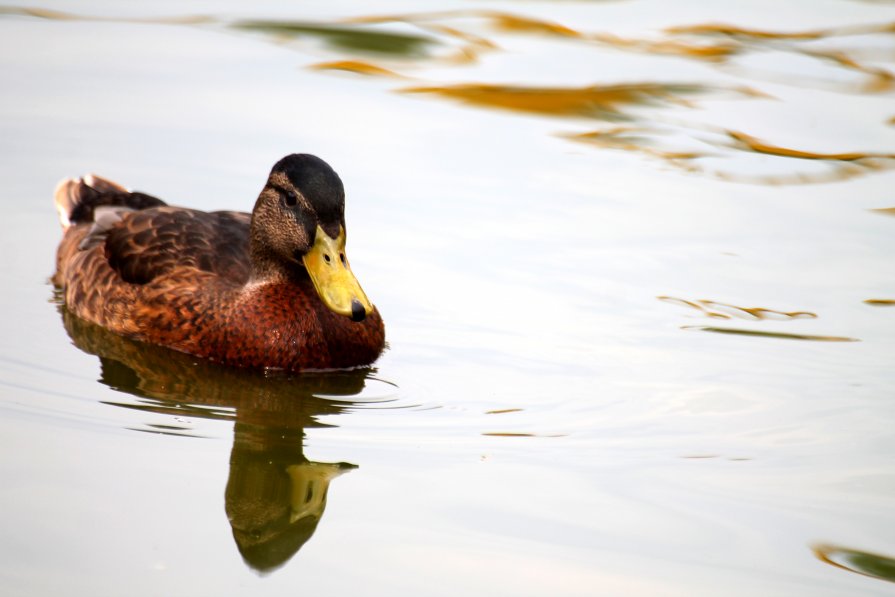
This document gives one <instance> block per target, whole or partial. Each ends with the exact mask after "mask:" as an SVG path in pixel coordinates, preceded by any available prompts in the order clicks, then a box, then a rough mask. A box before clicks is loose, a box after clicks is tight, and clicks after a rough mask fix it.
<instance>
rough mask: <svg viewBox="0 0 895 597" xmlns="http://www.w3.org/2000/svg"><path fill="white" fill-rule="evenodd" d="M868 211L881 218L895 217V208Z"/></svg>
mask: <svg viewBox="0 0 895 597" xmlns="http://www.w3.org/2000/svg"><path fill="white" fill-rule="evenodd" d="M870 211H872V212H873V213H877V214H879V215H881V216H895V207H881V208H879V209H871V210H870Z"/></svg>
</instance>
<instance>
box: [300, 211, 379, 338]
mask: <svg viewBox="0 0 895 597" xmlns="http://www.w3.org/2000/svg"><path fill="white" fill-rule="evenodd" d="M303 260H304V264H305V268H306V269H307V270H308V273H309V274H310V275H311V281H312V282H314V288H315V289H316V290H317V294H318V295H320V299H321V300H322V301H323V304H324V305H326V306H327V307H329V308H330V309H331V310H332V311H333V312H335V313H338V314H339V315H344V316H346V317H350V318H351V319H353V320H354V321H363V320H364V318H366V316H367V315H369V314H370V313H372V312H373V305H372V304H371V303H370V299H368V298H367V295H366V294H364V291H363V289H361V287H360V283H359V282H358V281H357V278H355V277H354V274H353V273H351V266H350V265H348V258H347V257H346V256H345V230H344V228H340V229H339V236H338V237H336V238H332V237H330V236H329V235H328V234H327V233H326V232H324V231H323V229H322V228H321V227H320V226H317V233H316V237H315V239H314V246H312V247H311V250H310V251H308V252H307V253H306V254H305V256H304V258H303Z"/></svg>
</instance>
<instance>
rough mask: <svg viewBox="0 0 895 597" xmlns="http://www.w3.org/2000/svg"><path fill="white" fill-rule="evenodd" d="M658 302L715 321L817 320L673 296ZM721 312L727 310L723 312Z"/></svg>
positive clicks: (799, 314)
mask: <svg viewBox="0 0 895 597" xmlns="http://www.w3.org/2000/svg"><path fill="white" fill-rule="evenodd" d="M656 298H657V299H659V300H660V301H663V302H666V303H670V304H674V305H681V306H684V307H690V308H692V309H696V310H697V311H700V312H702V313H703V314H705V315H707V316H708V317H714V318H717V319H730V317H731V315H732V316H734V317H739V318H740V319H747V320H753V321H754V320H763V319H775V320H778V321H779V320H780V319H781V318H782V319H817V314H816V313H811V312H810V311H777V310H775V309H767V308H765V307H738V306H736V305H731V304H729V303H721V302H718V301H713V300H708V299H697V300H687V299H682V298H677V297H673V296H658V297H656ZM723 310H727V312H724V311H723Z"/></svg>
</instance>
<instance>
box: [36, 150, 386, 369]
mask: <svg viewBox="0 0 895 597" xmlns="http://www.w3.org/2000/svg"><path fill="white" fill-rule="evenodd" d="M55 203H56V208H57V210H58V212H59V218H60V221H61V223H62V229H63V237H62V241H61V242H60V244H59V249H58V251H57V256H56V273H55V275H54V277H53V282H54V284H56V286H58V287H60V288H61V289H62V290H63V296H64V300H65V305H66V308H68V309H69V310H70V311H71V312H73V313H74V314H75V315H77V316H78V317H81V318H83V319H86V320H88V321H92V322H94V323H96V324H99V325H101V326H103V327H105V328H107V329H109V330H111V331H113V332H115V333H118V334H121V335H123V336H127V337H130V338H134V339H137V340H141V341H144V342H149V343H152V344H158V345H162V346H166V347H169V348H172V349H175V350H178V351H181V352H185V353H189V354H192V355H196V356H198V357H203V358H207V359H211V360H214V361H218V362H221V363H224V364H227V365H232V366H237V367H249V368H270V369H285V370H290V371H298V370H304V369H331V368H347V367H356V366H362V365H369V364H371V363H372V362H373V361H375V360H376V358H377V357H378V356H379V354H380V353H381V352H382V349H383V346H384V343H385V329H384V326H383V323H382V319H381V317H380V316H379V312H378V311H377V310H376V308H375V307H374V306H373V305H372V304H371V303H370V301H369V299H368V298H367V296H366V294H364V291H363V290H362V289H361V286H360V284H359V283H358V281H357V279H356V278H355V277H354V274H353V273H352V272H351V268H350V266H349V263H348V259H347V257H346V255H345V236H346V234H345V191H344V188H343V186H342V181H341V179H340V178H339V176H338V174H336V172H335V171H334V170H333V169H332V168H331V167H330V166H329V165H328V164H327V163H326V162H324V161H323V160H321V159H320V158H318V157H315V156H312V155H308V154H292V155H289V156H286V157H285V158H283V159H282V160H280V161H279V162H277V163H276V164H275V165H274V167H273V169H272V170H271V172H270V176H269V178H268V179H267V183H266V184H265V185H264V188H263V189H262V190H261V193H260V195H259V196H258V199H257V201H256V203H255V207H254V209H253V210H252V214H251V215H249V214H247V213H241V212H233V211H216V212H203V211H198V210H194V209H187V208H182V207H173V206H168V205H167V204H166V203H165V202H164V201H162V200H161V199H157V198H155V197H153V196H151V195H146V194H144V193H139V192H130V191H128V190H127V189H125V188H124V187H122V186H120V185H118V184H117V183H114V182H112V181H109V180H106V179H104V178H100V177H99V176H95V175H87V176H85V177H83V178H80V179H66V180H63V181H62V182H61V183H59V185H58V186H57V188H56V193H55Z"/></svg>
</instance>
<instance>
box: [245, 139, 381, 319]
mask: <svg viewBox="0 0 895 597" xmlns="http://www.w3.org/2000/svg"><path fill="white" fill-rule="evenodd" d="M249 243H250V251H251V254H252V267H253V274H252V278H253V279H254V280H255V281H272V280H278V279H288V278H291V277H294V276H295V275H296V274H299V275H300V274H301V273H302V271H306V272H307V274H308V276H310V278H311V281H312V282H313V283H314V288H315V289H316V291H317V294H318V295H319V296H320V299H321V300H322V301H323V303H324V304H325V305H326V306H327V307H328V308H329V309H331V310H332V311H333V312H335V313H338V314H340V315H344V316H346V317H350V318H351V319H353V320H354V321H362V320H363V319H364V318H366V316H367V315H369V314H370V313H371V312H372V311H373V305H372V304H371V303H370V301H369V299H368V298H367V295H366V294H364V291H363V290H362V289H361V287H360V283H358V281H357V278H355V277H354V274H353V273H352V272H351V266H350V265H349V263H348V257H347V255H346V254H345V189H344V187H343V186H342V181H341V179H340V178H339V175H338V174H336V172H335V171H334V170H333V169H332V168H331V167H330V166H329V164H327V163H326V162H324V161H323V160H321V159H320V158H318V157H316V156H313V155H308V154H292V155H288V156H286V157H284V158H283V159H282V160H280V161H279V162H277V163H276V164H275V165H274V167H273V169H272V170H271V172H270V177H269V178H268V179H267V184H265V185H264V189H262V191H261V194H260V195H259V196H258V201H257V202H256V203H255V208H254V210H252V224H251V230H250V241H249Z"/></svg>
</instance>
